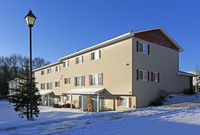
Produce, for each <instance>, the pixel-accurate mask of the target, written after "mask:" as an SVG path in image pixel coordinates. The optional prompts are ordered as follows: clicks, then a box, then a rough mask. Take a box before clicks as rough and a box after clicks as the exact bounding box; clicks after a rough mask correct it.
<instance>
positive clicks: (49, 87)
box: [47, 82, 52, 90]
mask: <svg viewBox="0 0 200 135" xmlns="http://www.w3.org/2000/svg"><path fill="white" fill-rule="evenodd" d="M51 89H52V82H48V83H47V90H51Z"/></svg>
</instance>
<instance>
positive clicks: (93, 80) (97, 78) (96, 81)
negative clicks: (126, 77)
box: [90, 74, 102, 85]
mask: <svg viewBox="0 0 200 135" xmlns="http://www.w3.org/2000/svg"><path fill="white" fill-rule="evenodd" d="M90 85H102V74H93V75H90Z"/></svg>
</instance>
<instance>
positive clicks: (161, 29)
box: [134, 26, 183, 52]
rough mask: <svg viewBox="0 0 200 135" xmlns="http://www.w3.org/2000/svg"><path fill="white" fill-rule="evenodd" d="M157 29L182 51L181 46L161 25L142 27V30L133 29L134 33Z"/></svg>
mask: <svg viewBox="0 0 200 135" xmlns="http://www.w3.org/2000/svg"><path fill="white" fill-rule="evenodd" d="M158 29H159V30H160V31H161V32H162V33H163V34H164V35H165V36H166V37H167V38H168V39H169V40H170V41H171V42H172V43H173V44H174V45H175V46H176V47H177V48H178V50H179V52H183V48H182V47H181V46H180V45H179V44H178V43H177V42H176V41H175V40H174V39H173V38H172V37H171V36H170V35H169V34H168V33H167V32H166V31H165V29H163V27H161V26H160V27H155V28H149V29H144V30H137V31H134V34H136V33H141V32H146V31H151V30H158Z"/></svg>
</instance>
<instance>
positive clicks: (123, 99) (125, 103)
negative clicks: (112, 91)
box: [119, 97, 129, 107]
mask: <svg viewBox="0 0 200 135" xmlns="http://www.w3.org/2000/svg"><path fill="white" fill-rule="evenodd" d="M128 103H129V102H128V97H119V106H123V107H128Z"/></svg>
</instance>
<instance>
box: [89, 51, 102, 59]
mask: <svg viewBox="0 0 200 135" xmlns="http://www.w3.org/2000/svg"><path fill="white" fill-rule="evenodd" d="M99 58H101V50H97V51H95V52H93V53H91V60H96V59H99Z"/></svg>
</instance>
